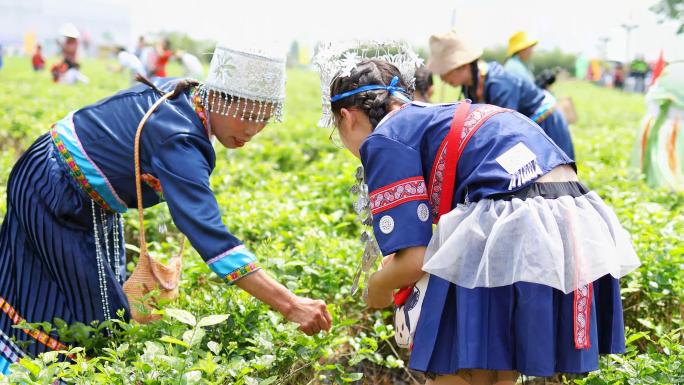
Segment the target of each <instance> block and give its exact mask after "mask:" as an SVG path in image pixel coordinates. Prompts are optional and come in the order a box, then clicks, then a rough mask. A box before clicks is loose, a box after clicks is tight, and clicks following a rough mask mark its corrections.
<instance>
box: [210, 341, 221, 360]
mask: <svg viewBox="0 0 684 385" xmlns="http://www.w3.org/2000/svg"><path fill="white" fill-rule="evenodd" d="M207 348H209V351H211V352H212V353H214V354H215V355H217V356H218V355H219V353H220V352H221V344H219V343H218V342H216V341H209V342H207Z"/></svg>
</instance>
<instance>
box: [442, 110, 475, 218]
mask: <svg viewBox="0 0 684 385" xmlns="http://www.w3.org/2000/svg"><path fill="white" fill-rule="evenodd" d="M469 112H470V103H469V102H461V103H460V104H459V105H458V108H456V112H454V118H453V119H452V120H451V128H450V129H449V133H448V134H447V137H446V141H447V142H446V152H447V153H446V161H445V167H444V179H443V180H444V184H443V185H442V191H441V197H440V199H439V216H440V217H441V216H442V215H444V214H446V213H448V212H449V211H451V201H452V199H453V197H454V185H455V184H456V168H457V167H458V160H459V158H460V157H461V153H462V152H463V149H462V147H465V143H467V140H468V139H470V138H467V139H465V140H464V141H463V145H462V146H459V142H461V136H462V135H463V123H464V122H465V119H466V117H467V116H468V113H469ZM473 131H474V130H473ZM468 134H469V135H468V137H470V136H472V135H471V133H468Z"/></svg>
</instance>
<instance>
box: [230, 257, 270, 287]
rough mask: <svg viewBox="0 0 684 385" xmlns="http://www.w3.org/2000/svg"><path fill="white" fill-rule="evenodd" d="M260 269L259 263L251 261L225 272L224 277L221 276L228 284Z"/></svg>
mask: <svg viewBox="0 0 684 385" xmlns="http://www.w3.org/2000/svg"><path fill="white" fill-rule="evenodd" d="M259 269H261V267H259V265H257V264H256V262H251V263H249V264H247V265H245V266H242V267H239V268H237V269H235V270H233V271H231V272H230V273H228V274H226V276H225V277H223V278H224V279H225V280H226V281H228V284H229V285H232V284H234V283H235V282H237V281H238V280H239V279H240V278H244V277H245V276H247V275H249V274H251V273H253V272H255V271H257V270H259Z"/></svg>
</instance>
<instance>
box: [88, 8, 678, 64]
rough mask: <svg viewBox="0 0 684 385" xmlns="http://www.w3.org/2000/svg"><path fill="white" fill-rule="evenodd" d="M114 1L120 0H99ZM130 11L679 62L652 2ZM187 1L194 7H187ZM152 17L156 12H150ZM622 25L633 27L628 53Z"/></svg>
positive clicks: (208, 30) (315, 35)
mask: <svg viewBox="0 0 684 385" xmlns="http://www.w3.org/2000/svg"><path fill="white" fill-rule="evenodd" d="M97 1H113V2H115V1H118V0H97ZM121 1H129V2H130V6H131V7H132V10H133V22H132V26H133V36H137V35H139V34H142V33H150V32H157V31H160V30H167V31H171V30H176V31H185V32H187V33H188V34H189V35H191V36H193V37H197V38H209V39H213V40H219V41H232V40H233V39H237V40H241V39H245V38H249V39H253V40H261V39H269V40H273V39H278V40H280V41H282V42H283V44H289V42H291V41H292V40H294V39H296V40H298V41H300V43H304V44H305V45H309V46H313V44H314V43H315V42H316V41H317V40H342V39H387V38H395V39H404V40H407V41H409V42H410V43H412V44H414V45H416V46H423V47H427V42H428V39H429V36H430V35H431V34H433V33H443V32H446V31H448V30H449V29H450V28H451V26H452V25H453V26H455V27H457V28H458V29H460V30H461V31H462V32H465V33H466V35H467V36H468V37H469V38H471V39H473V41H474V42H476V43H477V44H479V45H481V46H482V47H494V46H497V45H505V44H506V43H507V41H508V37H509V36H510V35H511V34H512V33H514V32H516V31H518V30H525V31H527V32H528V33H529V34H530V35H532V36H533V37H535V38H538V39H539V41H540V42H539V47H540V48H542V49H552V48H555V47H559V48H561V49H562V50H564V51H569V52H577V53H582V54H584V55H586V56H588V57H601V56H602V52H603V51H602V50H601V49H600V40H599V39H600V38H601V37H606V38H608V39H609V41H608V43H607V44H606V46H605V53H606V56H607V58H609V59H615V60H626V59H627V55H629V59H631V58H633V57H634V55H635V54H639V53H641V54H643V55H645V57H646V58H647V59H649V60H654V59H656V58H657V56H658V54H659V52H660V50H661V49H662V50H663V51H664V54H665V58H666V60H684V35H679V36H677V35H676V34H675V31H676V28H677V24H676V23H674V22H671V21H669V22H665V23H663V24H659V23H658V22H657V20H658V17H657V16H656V15H655V14H654V13H653V12H651V11H650V10H649V7H650V6H651V5H652V4H653V3H655V2H656V0H573V1H568V0H546V1H542V0H515V1H514V0H469V1H466V0H451V1H446V0H418V1H405V0H394V1H380V0H347V1H324V0H300V1H296V0H290V1H285V0H280V1H263V0H261V1H259V0H252V1H234V0H233V1H227V0H193V1H188V0H121ZM188 4H192V6H188ZM150 15H153V16H150ZM623 24H636V25H638V26H639V27H637V28H636V29H635V30H633V31H632V33H631V38H630V42H629V51H627V49H628V47H627V33H626V31H625V30H624V29H623V28H622V27H621V25H623Z"/></svg>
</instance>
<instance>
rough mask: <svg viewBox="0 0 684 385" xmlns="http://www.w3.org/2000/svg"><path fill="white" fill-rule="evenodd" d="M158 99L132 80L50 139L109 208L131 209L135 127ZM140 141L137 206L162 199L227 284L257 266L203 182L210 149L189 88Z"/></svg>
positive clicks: (167, 83)
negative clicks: (61, 146) (140, 194)
mask: <svg viewBox="0 0 684 385" xmlns="http://www.w3.org/2000/svg"><path fill="white" fill-rule="evenodd" d="M155 84H156V85H157V87H159V88H160V89H161V90H162V91H164V92H168V91H171V90H172V89H173V88H174V87H175V84H176V81H175V80H174V79H168V78H160V79H157V80H156V81H155ZM159 98H160V95H159V94H158V93H156V92H155V91H154V90H152V89H151V88H149V87H148V86H145V85H142V84H141V85H137V86H134V87H132V88H130V89H127V90H124V91H121V92H119V93H117V94H115V95H113V96H111V97H108V98H106V99H103V100H101V101H99V102H97V103H95V104H92V105H90V106H87V107H84V108H81V109H79V110H77V111H75V112H73V113H71V114H69V116H67V117H66V118H65V119H62V120H61V121H60V122H58V123H57V124H56V125H55V127H54V128H53V133H52V135H53V139H54V140H56V141H61V142H62V143H63V144H64V146H65V148H66V151H67V152H68V154H67V156H68V157H71V158H72V159H73V160H74V161H75V163H76V165H77V166H78V167H79V168H80V169H81V170H82V171H83V174H84V175H85V178H86V180H87V182H88V185H89V186H90V187H91V188H92V189H94V190H95V191H96V192H98V193H99V195H100V196H102V198H103V199H104V201H105V202H106V204H107V205H108V206H109V207H110V208H111V209H112V210H114V211H118V212H124V211H125V210H126V208H127V207H136V193H135V174H134V162H133V142H134V137H135V132H136V129H137V127H138V123H139V122H140V120H141V119H142V117H143V115H144V114H145V112H146V111H147V110H148V109H149V108H150V107H151V106H152V105H153V104H154V103H155V102H156V101H157V100H158V99H159ZM140 145H141V158H140V159H141V169H142V174H144V175H145V177H144V180H145V181H146V182H147V183H143V205H144V206H145V207H149V206H153V205H155V204H157V203H159V202H160V201H161V200H162V199H165V200H166V202H167V204H168V206H169V211H170V213H171V216H172V218H173V221H174V223H175V224H176V226H177V227H178V228H179V229H180V231H182V232H183V233H184V234H185V235H186V236H187V237H188V239H189V240H190V242H191V243H192V245H193V247H194V248H195V249H196V250H197V251H198V252H199V254H200V255H201V256H202V258H203V259H204V260H205V261H206V262H207V263H208V264H209V266H210V267H211V268H212V270H213V271H215V272H216V273H217V274H219V275H220V276H221V277H224V278H225V279H226V280H227V281H228V282H229V283H233V282H234V281H235V280H237V279H239V278H241V277H243V276H244V275H246V274H249V273H250V272H252V271H255V270H256V269H258V268H257V266H256V264H255V257H254V255H253V254H252V253H251V252H249V251H247V250H246V249H245V248H244V246H243V245H242V242H241V241H240V240H239V239H237V238H236V237H235V236H233V235H232V234H231V233H230V232H229V231H228V229H227V228H226V226H225V225H224V224H223V222H222V220H221V212H220V210H219V206H218V203H217V201H216V198H215V197H214V194H213V192H212V190H211V187H210V185H209V176H210V174H211V173H212V171H213V170H214V166H215V153H214V149H213V147H212V143H211V139H210V137H209V133H208V130H207V128H206V127H205V126H204V124H203V123H202V121H201V119H200V117H199V116H198V114H197V112H196V111H195V106H194V104H193V102H192V100H191V95H190V91H188V92H186V93H184V94H182V95H180V96H178V97H177V98H175V99H173V100H167V101H166V102H164V103H162V104H161V105H160V106H159V107H158V108H157V110H155V112H154V113H153V114H152V116H151V117H150V118H149V119H148V120H147V123H146V124H145V127H144V128H143V133H142V136H141V141H140ZM60 152H63V151H61V150H60ZM162 193H163V196H162Z"/></svg>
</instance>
